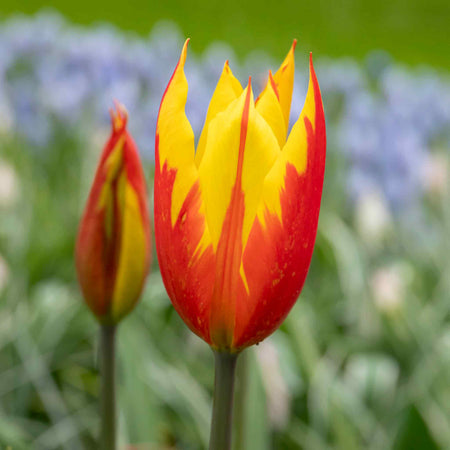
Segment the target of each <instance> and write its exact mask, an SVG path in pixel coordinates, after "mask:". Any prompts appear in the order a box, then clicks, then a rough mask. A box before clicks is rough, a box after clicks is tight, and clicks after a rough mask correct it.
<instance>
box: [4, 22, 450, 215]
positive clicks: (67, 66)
mask: <svg viewBox="0 0 450 450" xmlns="http://www.w3.org/2000/svg"><path fill="white" fill-rule="evenodd" d="M181 44H182V36H181V34H180V33H179V32H178V31H177V30H176V28H174V27H171V26H170V25H164V26H162V25H161V26H158V27H156V28H155V29H154V30H153V31H152V33H151V34H150V35H149V36H148V37H147V38H145V37H137V36H134V35H128V34H125V33H124V32H119V31H118V30H116V29H114V28H112V27H111V26H106V25H105V26H99V27H97V28H92V29H82V28H77V27H75V26H72V25H69V24H67V23H66V22H65V21H64V20H63V19H62V18H61V17H60V16H58V15H52V14H40V15H37V16H35V17H34V18H14V19H9V20H7V21H6V22H3V23H2V24H1V25H0V135H2V134H5V133H6V132H19V133H21V134H22V135H24V136H25V137H26V138H27V139H28V140H29V141H30V142H31V143H33V144H36V145H38V146H40V147H45V146H46V145H47V144H48V143H49V141H50V140H51V139H52V137H53V135H54V132H55V126H56V125H58V124H60V125H62V126H64V127H66V128H67V127H71V128H76V127H77V126H79V125H80V124H82V126H83V134H85V135H86V134H87V135H88V136H89V129H91V130H92V133H93V132H94V131H93V130H98V128H99V125H101V124H102V125H104V126H105V127H106V125H107V123H108V117H107V115H106V113H105V111H107V109H108V107H109V105H110V104H111V101H112V99H114V98H116V99H118V100H119V101H121V102H122V103H124V104H125V105H127V108H128V110H129V111H130V114H131V115H132V116H133V123H132V124H130V132H131V133H132V135H133V136H135V139H136V142H137V145H138V147H139V148H140V149H141V151H142V152H143V154H144V155H145V156H147V157H148V158H151V157H152V155H153V148H152V145H153V134H154V131H155V129H156V119H157V113H158V105H159V101H160V99H161V96H162V93H163V91H164V89H165V84H166V81H167V79H168V77H169V76H170V73H171V70H172V68H173V66H174V64H175V62H176V61H177V58H178V51H179V48H180V46H181ZM225 59H230V60H231V61H232V66H233V67H234V68H235V72H236V73H237V75H238V76H239V75H240V74H244V73H245V74H248V73H252V74H254V75H255V76H254V77H253V80H254V82H253V86H254V88H255V90H256V91H258V89H259V90H261V89H262V87H263V86H264V84H265V76H266V75H265V72H264V73H263V71H262V69H261V68H262V67H264V68H266V67H268V66H269V67H270V66H272V67H273V68H275V67H276V64H274V63H273V62H272V61H271V60H270V58H269V57H267V56H265V57H263V56H262V55H261V54H259V55H253V56H251V55H250V56H249V57H248V58H247V60H246V61H244V63H243V64H241V67H239V65H238V64H237V63H236V61H234V59H235V58H234V57H233V52H232V50H231V49H229V48H225V47H223V46H220V45H217V44H215V45H213V46H211V47H210V49H208V50H207V51H206V52H205V53H204V55H203V56H202V57H201V58H197V59H195V58H192V57H191V58H190V60H189V62H188V64H187V67H186V72H187V77H188V79H189V83H190V90H191V92H195V95H191V96H189V97H188V101H187V104H186V110H187V114H188V117H189V120H190V122H191V124H192V127H193V129H194V132H195V133H196V135H197V136H198V135H199V132H200V130H201V126H202V124H203V121H204V118H205V115H206V105H207V104H208V101H209V98H210V96H211V93H212V92H213V90H214V83H215V82H216V81H217V79H218V78H219V75H220V73H219V70H220V67H221V62H222V61H223V60H225ZM263 59H265V61H263V62H264V64H261V63H262V60H263ZM218 62H220V63H218ZM317 69H318V70H319V71H320V75H321V80H322V83H321V85H322V94H323V98H324V103H325V114H326V116H327V120H328V123H329V136H330V139H329V141H330V150H331V151H333V150H335V149H337V150H341V151H342V152H343V154H344V155H345V156H346V158H348V162H349V168H350V173H349V177H348V179H349V185H348V188H349V194H350V196H351V198H353V199H358V197H359V196H361V195H364V194H365V193H370V192H372V191H377V192H381V194H382V195H383V197H385V199H386V200H387V201H388V203H389V204H390V205H391V206H392V207H394V209H397V208H398V207H399V206H402V205H407V204H410V203H411V202H414V200H415V199H417V198H419V197H420V194H421V192H422V190H423V189H424V187H425V186H426V183H425V182H423V172H424V168H426V167H429V164H428V159H429V158H430V157H431V156H433V155H432V154H433V152H436V151H441V150H445V151H448V148H449V147H450V136H449V134H448V130H449V129H450V81H449V80H448V78H447V79H446V78H445V77H442V76H440V75H439V74H437V73H436V72H434V71H432V70H430V69H419V70H415V71H412V70H406V69H404V68H402V67H401V66H398V65H396V64H394V63H392V62H391V61H390V60H389V58H388V57H387V56H386V55H383V54H380V53H375V54H373V55H371V56H370V57H369V58H368V59H367V61H366V63H365V64H357V63H355V62H354V61H351V60H322V61H321V60H320V59H319V61H318V63H317ZM307 77H308V68H307V67H306V65H303V66H300V68H299V69H298V70H297V73H296V81H295V85H294V95H293V99H294V101H293V104H292V110H291V124H292V118H297V117H298V116H299V114H300V111H301V108H302V105H303V99H304V97H305V94H306V90H305V86H307ZM333 147H334V148H333Z"/></svg>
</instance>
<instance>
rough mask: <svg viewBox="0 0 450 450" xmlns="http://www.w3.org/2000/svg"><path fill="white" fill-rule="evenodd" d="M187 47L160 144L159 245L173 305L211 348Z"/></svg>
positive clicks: (208, 248)
mask: <svg viewBox="0 0 450 450" xmlns="http://www.w3.org/2000/svg"><path fill="white" fill-rule="evenodd" d="M186 46H187V41H186V44H185V45H184V48H183V51H182V53H181V57H180V61H179V62H178V65H177V67H176V68H175V71H174V74H173V76H172V79H171V80H170V82H169V85H168V86H167V89H166V92H165V94H164V97H163V99H162V102H161V107H160V113H159V116H158V124H157V133H156V140H155V147H156V149H155V154H156V156H155V187H154V209H155V219H154V220H155V240H156V250H157V253H158V260H159V263H160V270H161V275H162V278H163V281H164V285H165V287H166V290H167V293H168V295H169V297H170V299H171V300H172V303H173V305H174V307H175V309H176V310H177V312H178V313H179V314H180V316H181V317H182V318H183V320H184V321H185V322H186V324H187V325H188V326H189V328H190V329H191V330H192V331H193V332H194V333H196V334H197V335H198V336H200V337H202V338H203V339H204V340H205V341H206V342H210V338H209V315H210V312H209V311H210V303H209V302H210V299H211V296H212V291H213V286H214V270H211V268H214V267H215V255H214V252H213V249H212V245H211V241H210V237H209V231H208V227H207V223H206V220H205V215H204V204H203V199H202V195H201V191H200V185H199V180H198V170H197V167H196V165H195V162H194V135H193V132H192V129H191V126H190V124H189V122H188V120H187V118H186V115H185V105H186V98H187V90H188V85H187V81H186V77H185V75H184V70H183V66H184V62H185V60H186Z"/></svg>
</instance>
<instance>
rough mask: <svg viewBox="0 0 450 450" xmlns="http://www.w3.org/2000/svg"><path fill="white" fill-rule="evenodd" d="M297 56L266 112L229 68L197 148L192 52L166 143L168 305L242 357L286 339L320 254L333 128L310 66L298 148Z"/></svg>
mask: <svg viewBox="0 0 450 450" xmlns="http://www.w3.org/2000/svg"><path fill="white" fill-rule="evenodd" d="M294 47H295V42H294V45H293V46H292V48H291V50H290V51H289V53H288V55H287V57H286V59H285V60H284V62H283V64H282V65H281V67H280V69H279V70H278V71H277V72H276V73H275V74H274V75H272V74H271V73H269V76H268V81H267V85H266V86H265V88H264V90H263V92H262V93H261V95H260V96H259V97H258V99H257V100H256V101H254V99H253V93H252V88H251V83H250V81H249V83H248V86H247V87H246V88H245V89H243V88H242V87H241V85H240V83H239V81H238V80H237V79H236V78H235V77H234V76H233V74H232V72H231V70H230V67H229V65H228V63H225V66H224V68H223V72H222V75H221V77H220V79H219V81H218V84H217V87H216V90H215V92H214V94H213V96H212V99H211V102H210V105H209V109H208V112H207V116H206V121H205V125H204V128H203V131H202V134H201V136H200V139H199V143H198V147H197V149H196V150H195V147H194V134H193V132H192V128H191V126H190V124H189V121H188V119H187V117H186V115H185V104H186V99H187V91H188V84H187V81H186V77H185V75H184V69H183V67H184V64H185V60H186V50H187V42H186V44H185V46H184V48H183V51H182V54H181V57H180V60H179V62H178V65H177V67H176V69H175V71H174V74H173V76H172V78H171V80H170V82H169V85H168V87H167V89H166V92H165V94H164V97H163V99H162V102H161V107H160V112H159V117H158V123H157V132H156V159H155V164H156V171H155V191H154V194H155V197H154V202H155V236H156V246H157V253H158V259H159V264H160V268H161V273H162V277H163V280H164V283H165V286H166V289H167V292H168V294H169V297H170V299H171V301H172V303H173V305H174V306H175V309H176V310H177V311H178V313H179V314H180V316H181V317H182V318H183V320H184V321H185V322H186V323H187V325H188V326H189V327H190V329H191V330H192V331H193V332H195V333H196V334H197V335H198V336H200V337H201V338H203V339H204V340H205V341H206V342H207V343H209V344H210V345H211V346H212V347H213V348H214V349H216V350H218V351H226V352H232V353H236V352H239V351H240V350H242V349H243V348H245V347H247V346H249V345H252V344H255V343H257V342H259V341H261V340H262V339H264V338H265V337H267V336H268V335H269V334H271V333H272V332H273V331H274V330H276V329H277V327H279V325H280V324H281V322H282V321H283V320H284V318H285V317H286V315H287V314H288V312H289V310H290V309H291V308H292V306H293V305H294V303H295V301H296V299H297V297H298V295H299V294H300V291H301V289H302V286H303V283H304V281H305V278H306V275H307V272H308V268H309V265H310V261H311V256H312V253H313V247H314V242H315V238H316V231H317V223H318V218H319V210H320V202H321V196H322V185H323V177H324V169H325V147H326V138H325V119H324V113H323V106H322V100H321V95H320V89H319V84H318V82H317V78H316V75H315V73H314V68H313V64H312V58H310V82H309V88H308V92H307V95H306V100H305V104H304V108H303V111H302V113H301V115H300V118H299V119H298V120H297V122H296V123H295V124H294V126H293V127H292V130H291V131H290V134H289V136H288V124H289V114H290V104H291V98H292V89H293V80H294Z"/></svg>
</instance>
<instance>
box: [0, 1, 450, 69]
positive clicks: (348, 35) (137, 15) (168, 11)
mask: <svg viewBox="0 0 450 450" xmlns="http://www.w3.org/2000/svg"><path fill="white" fill-rule="evenodd" d="M43 7H50V8H54V9H56V10H58V11H60V12H62V13H64V14H65V15H66V16H67V17H68V18H69V19H71V20H72V21H74V22H75V23H80V24H91V23H95V22H99V21H107V22H110V23H113V24H116V25H117V26H119V27H121V28H123V29H125V30H134V31H137V32H139V33H141V34H146V33H148V32H149V31H150V30H151V28H152V26H153V25H154V24H155V23H156V22H158V21H159V20H173V21H174V22H176V23H177V24H178V25H179V26H180V27H181V29H182V31H183V33H184V34H185V35H186V36H190V37H191V38H192V44H193V48H195V49H196V50H197V51H198V50H202V49H204V48H205V47H206V46H207V45H208V44H209V43H210V42H212V41H216V40H222V41H226V42H228V43H229V44H231V45H232V46H233V48H234V49H235V50H236V52H237V53H238V55H241V56H242V55H245V54H247V53H248V52H250V51H252V50H255V49H265V50H266V51H268V52H269V53H271V54H272V55H273V56H275V57H281V56H283V55H284V54H285V52H286V47H287V46H289V44H290V42H291V40H292V39H293V38H294V37H296V38H298V39H299V42H300V44H301V46H302V48H303V49H305V50H306V51H313V52H315V53H317V54H326V55H329V56H344V55H350V56H354V57H356V58H358V59H362V58H364V56H365V55H366V54H367V53H368V52H369V51H371V50H373V49H384V50H386V51H387V52H389V53H390V54H391V55H392V56H393V57H394V58H395V59H396V60H397V61H402V62H405V63H407V64H413V65H416V64H428V65H434V66H436V67H441V68H445V69H449V68H450V57H449V48H450V37H449V35H450V31H449V28H450V1H448V0H379V1H373V0H370V1H363V0H359V1H358V0H343V1H333V0H315V1H307V0H301V1H292V0H277V1H276V2H261V1H260V2H257V1H255V0H250V1H242V0H229V1H227V2H225V1H223V0H210V1H204V0H203V1H202V0H190V1H184V2H183V1H179V0H178V1H175V0H166V1H148V0H129V1H127V2H123V1H121V2H119V1H117V0H114V1H105V0H102V1H90V0H78V1H74V2H69V1H67V0H53V1H47V2H43V1H42V0H26V1H23V0H4V1H2V2H0V17H7V16H8V15H9V14H11V13H14V12H23V13H27V14H31V13H34V12H36V11H39V10H41V9H42V8H43Z"/></svg>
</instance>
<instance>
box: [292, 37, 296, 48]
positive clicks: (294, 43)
mask: <svg viewBox="0 0 450 450" xmlns="http://www.w3.org/2000/svg"><path fill="white" fill-rule="evenodd" d="M295 47H297V39H296V38H294V40H293V41H292V51H294V50H295Z"/></svg>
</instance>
